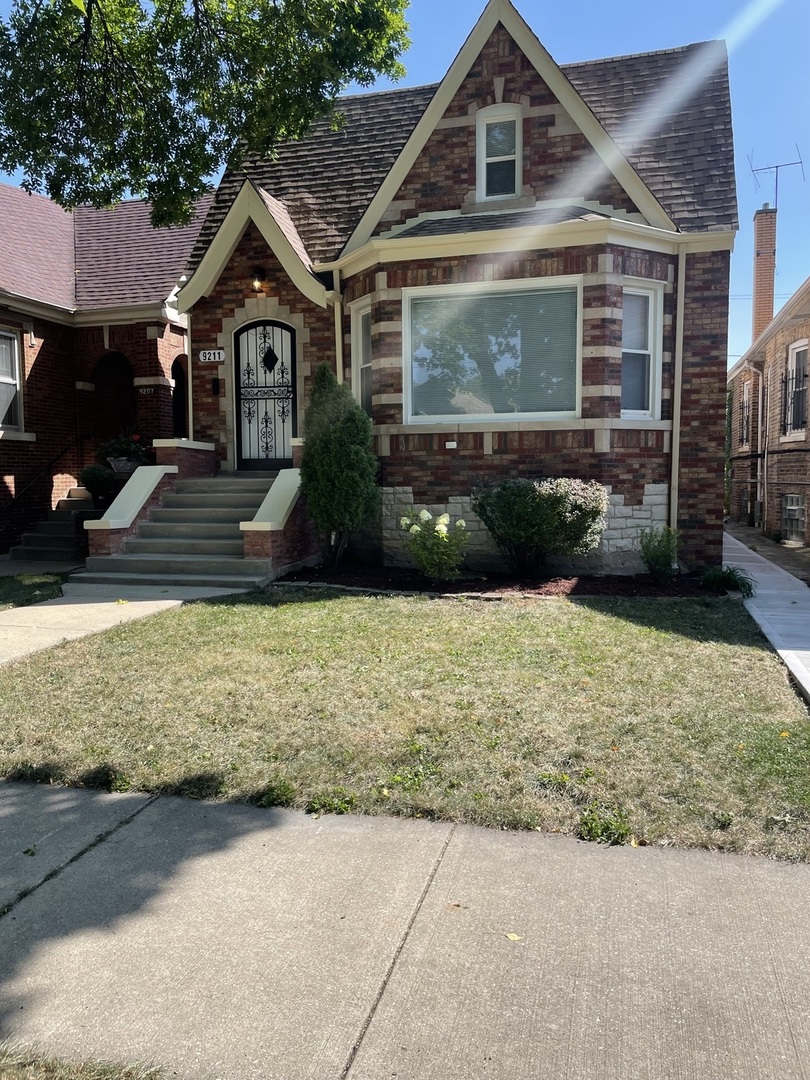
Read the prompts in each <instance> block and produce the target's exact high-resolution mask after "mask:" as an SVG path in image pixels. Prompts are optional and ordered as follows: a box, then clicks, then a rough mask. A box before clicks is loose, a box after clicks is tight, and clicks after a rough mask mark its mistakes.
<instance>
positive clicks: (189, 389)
mask: <svg viewBox="0 0 810 1080" xmlns="http://www.w3.org/2000/svg"><path fill="white" fill-rule="evenodd" d="M185 338H186V342H185V344H186V380H187V384H188V385H187V386H186V393H187V395H188V437H189V439H193V438H194V378H193V376H192V374H191V312H190V311H187V312H186V330H185Z"/></svg>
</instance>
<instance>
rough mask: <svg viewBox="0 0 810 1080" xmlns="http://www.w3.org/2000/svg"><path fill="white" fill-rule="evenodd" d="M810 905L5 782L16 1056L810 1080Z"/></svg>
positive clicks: (1, 803) (548, 861)
mask: <svg viewBox="0 0 810 1080" xmlns="http://www.w3.org/2000/svg"><path fill="white" fill-rule="evenodd" d="M49 875H52V876H49ZM26 890H27V895H24V896H23V897H22V898H21V899H15V898H17V897H19V894H20V893H21V892H25V891H26ZM808 897H810V867H808V866H804V865H799V866H793V865H788V864H783V863H776V862H771V861H768V860H766V859H755V858H752V859H746V858H743V857H737V856H730V855H715V854H709V853H705V852H697V851H690V852H681V851H674V850H664V849H656V848H637V849H633V848H630V847H622V848H605V847H600V846H598V845H590V844H582V843H578V842H577V841H575V840H572V839H569V838H554V837H548V836H541V835H539V834H537V833H503V832H497V831H495V830H487V829H480V828H473V827H466V826H453V825H447V824H436V823H429V822H424V821H405V820H397V819H389V818H356V817H324V818H321V819H320V820H315V819H313V818H310V817H306V816H304V815H302V814H297V813H293V812H291V811H280V810H272V811H267V810H259V809H254V808H249V807H245V806H224V805H206V804H200V803H194V802H191V801H184V800H180V799H174V798H155V797H148V796H140V795H106V794H102V793H99V792H92V791H79V790H71V789H60V788H47V787H34V786H30V785H25V784H13V783H0V910H5V913H4V914H3V916H2V917H0V957H2V964H1V965H0V973H1V974H0V1037H1V1036H5V1037H11V1038H13V1039H16V1040H18V1041H23V1042H27V1043H30V1044H33V1045H36V1046H37V1047H39V1048H41V1049H43V1050H45V1051H49V1052H53V1053H55V1054H59V1055H62V1056H67V1057H74V1058H84V1059H86V1058H88V1057H101V1058H107V1059H113V1060H124V1059H139V1060H142V1061H144V1060H145V1061H154V1062H157V1063H161V1064H163V1065H165V1066H166V1067H167V1070H168V1075H170V1076H174V1077H179V1078H183V1080H386V1078H396V1080H448V1078H449V1077H459V1078H461V1080H467V1078H469V1080H477V1078H479V1077H484V1078H486V1077H488V1078H492V1080H507V1078H508V1080H662V1078H666V1080H695V1078H700V1080H732V1078H739V1080H806V1077H807V1075H808V1071H810V1007H808V1001H810V965H808V964H807V962H806V958H807V955H808V950H810V917H808V916H810V911H809V910H808V907H809V904H808Z"/></svg>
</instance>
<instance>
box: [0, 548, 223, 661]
mask: <svg viewBox="0 0 810 1080" xmlns="http://www.w3.org/2000/svg"><path fill="white" fill-rule="evenodd" d="M16 565H17V566H29V565H30V564H28V563H19V564H16ZM45 565H49V564H45ZM15 572H16V567H15ZM34 572H36V573H57V572H58V571H54V570H51V569H48V570H43V569H41V568H40V569H39V570H37V571H33V570H30V569H29V570H20V571H19V573H34ZM62 591H63V593H64V595H63V596H60V597H58V598H57V599H56V600H45V601H43V602H42V603H41V604H31V605H29V606H28V607H18V608H9V609H8V610H7V611H0V665H1V664H6V663H8V662H9V661H11V660H19V659H21V658H22V657H24V656H30V655H31V654H32V653H35V652H39V651H40V650H41V649H49V648H51V647H52V646H54V645H59V644H61V642H63V641H73V640H75V639H76V638H82V637H86V636H87V635H88V634H98V633H100V632H101V631H102V630H109V629H110V628H111V627H113V626H119V625H121V623H127V622H133V621H134V620H135V619H144V618H146V616H147V615H154V614H156V613H157V612H159V611H167V610H168V609H169V608H175V607H181V606H182V605H183V604H184V603H187V602H188V601H189V600H204V599H207V598H210V597H215V596H229V595H231V594H232V593H234V592H235V591H240V590H234V589H206V588H196V587H193V586H182V587H175V586H172V587H171V588H163V587H161V586H156V587H154V588H144V587H143V586H127V585H84V586H82V585H70V584H65V585H63V586H62ZM241 591H244V590H241Z"/></svg>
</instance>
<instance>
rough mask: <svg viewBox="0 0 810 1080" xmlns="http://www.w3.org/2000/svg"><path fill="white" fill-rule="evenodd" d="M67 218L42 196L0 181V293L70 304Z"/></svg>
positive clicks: (70, 238) (70, 223) (69, 219)
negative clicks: (30, 193)
mask: <svg viewBox="0 0 810 1080" xmlns="http://www.w3.org/2000/svg"><path fill="white" fill-rule="evenodd" d="M73 270H74V260H73V218H72V217H71V215H70V214H67V213H65V211H64V210H63V209H62V208H61V207H60V206H57V205H56V203H53V202H51V200H50V199H46V198H45V196H44V195H29V194H28V193H27V192H25V191H23V190H22V189H21V188H16V187H11V186H10V185H9V184H0V303H2V294H3V293H9V294H11V295H12V296H22V297H25V298H26V299H28V300H39V301H41V302H42V303H46V304H55V305H56V306H57V307H62V308H68V309H70V308H72V307H74V292H73V277H74V275H73Z"/></svg>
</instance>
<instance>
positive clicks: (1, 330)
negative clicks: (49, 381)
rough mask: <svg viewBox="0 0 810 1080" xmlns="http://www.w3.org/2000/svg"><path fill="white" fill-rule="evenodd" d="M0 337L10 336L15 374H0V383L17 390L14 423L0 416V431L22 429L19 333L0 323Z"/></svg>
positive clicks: (23, 427)
mask: <svg viewBox="0 0 810 1080" xmlns="http://www.w3.org/2000/svg"><path fill="white" fill-rule="evenodd" d="M0 337H4V338H10V339H11V342H12V346H11V355H12V358H13V364H14V369H15V375H14V378H13V379H9V378H8V377H7V376H5V375H0V383H3V384H4V385H6V386H13V387H14V388H15V389H16V391H17V418H18V422H17V423H16V424H4V423H3V422H2V418H1V417H0V431H24V430H25V424H24V416H23V387H22V382H23V380H22V349H21V347H20V334H19V332H18V331H17V330H14V329H13V328H12V327H10V326H2V325H0Z"/></svg>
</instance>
